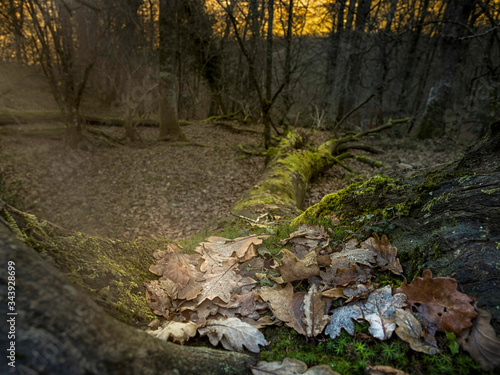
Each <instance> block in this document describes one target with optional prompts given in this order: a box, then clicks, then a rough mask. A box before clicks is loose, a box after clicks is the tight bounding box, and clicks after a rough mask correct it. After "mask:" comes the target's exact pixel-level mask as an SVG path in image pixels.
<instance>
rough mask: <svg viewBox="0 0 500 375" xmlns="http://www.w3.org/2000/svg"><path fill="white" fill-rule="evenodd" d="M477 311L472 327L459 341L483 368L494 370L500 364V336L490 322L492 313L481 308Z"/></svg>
mask: <svg viewBox="0 0 500 375" xmlns="http://www.w3.org/2000/svg"><path fill="white" fill-rule="evenodd" d="M477 312H478V316H477V318H476V319H474V321H473V322H472V323H473V326H472V328H470V329H468V330H466V331H465V332H464V335H463V336H462V337H461V338H460V339H459V340H458V342H459V344H460V345H461V346H462V348H463V349H464V350H467V351H468V352H469V354H470V355H471V357H472V358H474V359H475V360H476V361H478V362H479V363H480V365H481V368H482V369H483V370H486V371H488V370H493V369H495V368H496V367H498V366H500V336H497V335H496V333H495V329H494V328H493V327H492V326H491V324H490V320H491V313H490V312H489V311H488V310H485V309H481V308H478V309H477Z"/></svg>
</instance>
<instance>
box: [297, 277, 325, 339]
mask: <svg viewBox="0 0 500 375" xmlns="http://www.w3.org/2000/svg"><path fill="white" fill-rule="evenodd" d="M302 310H303V311H304V316H303V317H302V322H303V323H304V327H305V330H306V336H307V337H315V336H317V335H319V334H320V333H321V332H323V329H324V328H325V326H326V324H327V323H328V321H329V319H330V317H329V316H328V315H325V302H324V301H323V300H322V299H321V292H320V291H318V288H317V287H316V284H312V285H311V287H310V288H309V291H308V292H307V294H306V295H305V296H304V302H303V305H302Z"/></svg>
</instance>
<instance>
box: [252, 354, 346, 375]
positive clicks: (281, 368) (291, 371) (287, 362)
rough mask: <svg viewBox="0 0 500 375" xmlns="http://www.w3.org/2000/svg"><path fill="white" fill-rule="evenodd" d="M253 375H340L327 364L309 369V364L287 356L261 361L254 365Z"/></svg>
mask: <svg viewBox="0 0 500 375" xmlns="http://www.w3.org/2000/svg"><path fill="white" fill-rule="evenodd" d="M252 374H253V375H269V374H273V375H340V374H339V373H338V372H335V371H333V370H332V369H331V368H330V367H329V366H327V365H319V366H313V367H311V368H310V369H307V365H306V364H305V363H304V362H302V361H299V360H298V359H295V358H288V357H287V358H285V359H283V361H282V362H280V361H274V362H265V361H260V362H259V363H257V366H256V367H252Z"/></svg>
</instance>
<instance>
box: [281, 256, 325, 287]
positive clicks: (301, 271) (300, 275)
mask: <svg viewBox="0 0 500 375" xmlns="http://www.w3.org/2000/svg"><path fill="white" fill-rule="evenodd" d="M281 254H282V255H283V257H282V258H281V261H280V263H281V264H280V265H279V266H278V267H277V269H278V272H279V273H280V274H281V277H282V280H283V282H285V283H287V282H290V281H295V280H304V279H308V278H310V277H311V276H317V275H319V266H318V262H317V257H318V254H316V252H315V251H311V252H310V253H309V254H307V255H306V256H305V257H304V259H299V258H297V257H296V256H295V254H293V253H292V252H291V251H290V250H287V249H282V250H281Z"/></svg>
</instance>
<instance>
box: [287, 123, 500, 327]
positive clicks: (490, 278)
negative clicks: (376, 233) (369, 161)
mask: <svg viewBox="0 0 500 375" xmlns="http://www.w3.org/2000/svg"><path fill="white" fill-rule="evenodd" d="M332 215H335V216H336V217H338V218H340V220H341V222H342V224H341V225H347V226H349V227H350V228H351V229H353V230H355V231H356V232H357V233H358V234H363V233H369V232H370V231H371V230H373V228H379V229H380V230H381V231H383V232H384V233H386V234H388V235H389V240H390V241H391V243H392V244H393V245H394V246H396V247H397V248H398V256H399V257H400V259H401V263H402V265H403V268H404V269H405V275H406V277H408V278H409V279H410V280H412V279H413V278H414V277H416V276H421V274H422V271H423V270H425V269H428V268H429V269H431V270H432V272H433V274H434V275H435V276H450V277H453V278H456V279H457V281H458V283H459V287H460V289H461V290H463V291H465V292H466V293H468V294H470V295H472V296H474V297H476V298H477V299H478V302H479V306H481V307H485V308H487V309H488V310H490V311H491V313H492V314H493V319H492V323H493V326H494V327H495V329H496V331H497V332H499V333H500V123H497V124H496V125H495V126H493V127H492V134H491V135H490V136H488V137H487V138H485V139H483V140H482V141H481V142H480V143H478V144H477V145H475V146H474V147H472V148H470V149H469V150H468V151H467V152H466V154H465V155H464V156H463V158H461V159H459V160H457V161H455V162H453V163H450V164H448V165H447V166H445V167H442V168H440V169H437V170H433V171H429V172H427V173H424V174H422V175H419V176H416V177H413V178H411V179H406V180H402V179H393V178H388V177H384V176H375V177H374V178H372V179H371V180H369V181H367V182H360V183H356V184H353V185H351V186H349V187H347V188H345V189H343V190H341V191H339V192H337V193H335V194H330V195H327V196H325V197H324V198H323V199H322V200H321V201H320V202H319V203H318V204H316V205H314V206H312V207H310V208H308V209H307V210H306V211H305V212H303V213H302V214H301V215H300V216H298V217H297V218H296V219H295V220H294V221H293V222H292V223H293V224H299V223H301V222H322V221H323V222H324V221H325V220H331V217H332Z"/></svg>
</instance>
